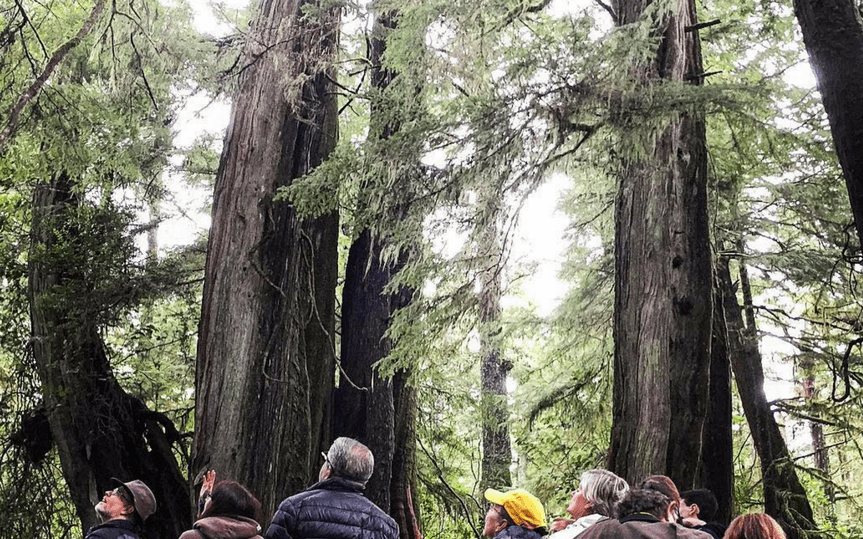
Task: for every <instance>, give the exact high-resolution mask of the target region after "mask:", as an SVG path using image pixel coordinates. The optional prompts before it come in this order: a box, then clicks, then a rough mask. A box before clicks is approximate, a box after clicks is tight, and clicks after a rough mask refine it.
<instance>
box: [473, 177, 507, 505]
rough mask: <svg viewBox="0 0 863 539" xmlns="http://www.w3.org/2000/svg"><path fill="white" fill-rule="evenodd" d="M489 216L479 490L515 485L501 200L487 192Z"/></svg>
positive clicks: (482, 296) (482, 302)
mask: <svg viewBox="0 0 863 539" xmlns="http://www.w3.org/2000/svg"><path fill="white" fill-rule="evenodd" d="M485 196H487V197H489V198H490V200H489V201H487V204H488V205H489V207H490V208H491V209H490V210H489V214H490V215H489V218H488V220H487V222H486V223H480V224H479V226H484V227H485V229H484V230H482V231H480V237H481V238H482V241H480V242H479V248H480V249H485V250H487V251H486V252H482V253H481V257H480V258H481V260H483V261H484V266H485V267H484V268H482V270H481V271H480V276H479V278H480V285H481V287H482V289H481V290H480V292H479V334H480V337H479V338H480V354H482V363H481V365H480V383H481V385H482V389H481V398H482V402H481V411H482V466H481V474H480V492H484V491H485V489H487V488H497V489H500V488H503V487H508V486H510V485H512V476H511V474H510V470H509V467H510V464H512V448H511V446H510V442H509V405H508V404H507V401H506V398H507V396H506V395H507V394H506V377H507V374H509V371H510V369H511V368H512V365H511V364H510V362H508V361H507V360H506V359H504V358H503V357H502V354H501V349H500V343H499V339H500V295H501V272H502V271H503V260H502V259H503V248H502V246H501V238H500V234H499V225H498V217H499V214H500V211H499V205H500V201H499V199H498V198H497V197H499V194H498V193H486V195H485Z"/></svg>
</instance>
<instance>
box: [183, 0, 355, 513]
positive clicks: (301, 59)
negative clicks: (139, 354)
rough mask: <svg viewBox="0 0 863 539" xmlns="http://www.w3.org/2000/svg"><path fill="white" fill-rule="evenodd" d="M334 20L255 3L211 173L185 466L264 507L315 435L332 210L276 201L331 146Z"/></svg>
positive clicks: (326, 349) (305, 468)
mask: <svg viewBox="0 0 863 539" xmlns="http://www.w3.org/2000/svg"><path fill="white" fill-rule="evenodd" d="M339 20H340V12H339V10H338V7H333V5H332V4H330V3H323V4H321V5H318V4H317V3H315V2H311V1H305V0H265V1H263V2H261V3H260V4H259V6H258V8H257V14H256V18H255V20H254V23H253V25H252V29H251V31H250V35H249V37H248V41H247V43H246V49H245V50H244V56H243V60H242V61H243V70H242V74H241V75H240V79H239V86H238V91H237V94H236V96H235V99H234V106H233V109H232V112H231V122H230V126H229V127H228V132H227V135H226V139H225V146H224V150H223V153H222V158H221V161H220V163H219V171H218V174H217V176H216V188H215V194H214V198H213V224H212V227H211V229H210V238H209V244H208V250H207V264H206V269H205V280H204V294H203V303H202V308H201V321H200V325H199V334H198V339H199V341H198V356H197V372H196V377H195V387H196V391H197V394H196V408H195V440H194V455H193V463H192V475H195V474H197V473H199V472H200V471H202V470H204V469H215V470H216V471H217V472H218V474H219V476H220V477H222V478H231V479H235V480H237V481H240V482H241V483H244V484H245V485H246V486H248V487H249V489H250V490H251V491H252V492H253V493H255V494H256V495H257V496H258V497H259V499H260V500H261V503H262V505H263V507H264V510H265V511H266V512H269V511H272V510H273V508H274V507H275V506H276V504H277V503H278V502H279V501H280V500H281V499H282V498H283V497H285V496H287V495H288V494H291V493H294V492H296V491H298V490H300V489H302V488H304V487H305V486H307V484H308V481H309V480H310V479H311V478H312V477H313V471H312V466H313V465H316V464H317V463H318V461H319V457H318V456H317V453H316V451H317V449H318V448H319V447H320V446H322V445H324V444H325V442H323V441H322V440H321V434H320V433H321V432H322V431H321V429H322V426H323V424H324V423H325V422H326V409H327V406H326V402H327V399H328V398H329V395H330V393H331V388H332V376H333V374H332V372H333V370H332V369H333V325H334V322H333V319H332V313H333V309H334V307H333V303H334V301H335V284H336V283H335V272H336V265H337V259H336V255H335V253H336V242H337V234H338V222H337V217H336V216H335V215H334V214H328V215H324V216H323V217H320V218H318V219H315V220H306V221H303V220H301V219H300V217H299V216H298V215H297V213H296V210H295V208H294V207H293V206H291V205H290V204H289V203H288V202H285V201H277V200H274V197H275V195H276V191H277V189H278V188H279V187H282V186H287V185H290V184H291V183H292V182H293V181H294V180H296V179H297V178H300V177H301V176H303V175H304V174H306V173H307V172H309V171H310V170H312V169H313V168H314V167H316V166H317V165H319V164H320V163H321V162H323V161H324V159H326V157H327V155H328V154H329V153H330V151H331V150H332V149H333V148H334V146H335V143H336V137H337V112H338V111H337V107H336V100H335V93H334V91H333V84H332V82H331V81H332V80H333V77H334V74H333V70H332V68H331V66H332V62H333V60H334V56H335V54H336V48H337V43H338V31H339ZM313 459H314V462H312V460H313Z"/></svg>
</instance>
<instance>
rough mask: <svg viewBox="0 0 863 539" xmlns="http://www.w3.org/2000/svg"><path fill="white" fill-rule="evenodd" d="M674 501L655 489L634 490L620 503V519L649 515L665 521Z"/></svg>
mask: <svg viewBox="0 0 863 539" xmlns="http://www.w3.org/2000/svg"><path fill="white" fill-rule="evenodd" d="M671 503H672V500H671V498H669V497H668V496H666V495H665V494H663V493H661V492H659V491H658V490H653V489H641V488H634V489H632V490H630V491H629V493H628V494H627V495H626V497H625V498H623V501H622V502H620V508H619V513H620V517H621V518H623V517H627V516H629V515H634V514H636V513H647V514H649V515H652V516H654V517H656V518H657V519H659V520H665V518H666V515H667V514H668V507H669V506H670V505H671Z"/></svg>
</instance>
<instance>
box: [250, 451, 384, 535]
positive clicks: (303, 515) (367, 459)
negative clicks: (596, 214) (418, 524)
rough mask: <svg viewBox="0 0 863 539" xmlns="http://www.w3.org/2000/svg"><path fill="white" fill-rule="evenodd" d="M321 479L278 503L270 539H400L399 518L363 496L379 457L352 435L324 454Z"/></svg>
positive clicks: (268, 533) (319, 474)
mask: <svg viewBox="0 0 863 539" xmlns="http://www.w3.org/2000/svg"><path fill="white" fill-rule="evenodd" d="M323 457H324V464H323V465H322V466H321V471H320V472H319V473H318V482H317V483H315V484H314V485H312V486H311V487H309V488H308V489H306V490H304V491H302V492H300V493H299V494H294V495H293V496H291V497H290V498H287V499H285V500H284V501H283V502H282V503H281V504H279V509H278V510H277V511H276V514H275V515H274V516H273V523H272V524H270V527H269V529H268V530H267V534H266V536H265V537H266V539H398V536H399V528H398V526H397V525H396V523H395V521H394V520H393V519H392V518H390V517H389V516H388V515H387V514H386V513H384V512H383V511H381V510H380V508H379V507H378V506H376V505H375V504H373V503H372V502H371V501H369V499H368V498H366V497H365V496H363V494H362V493H363V490H364V489H365V486H366V482H368V480H369V478H370V477H371V476H372V471H373V470H374V467H375V459H374V456H373V455H372V452H371V451H370V450H369V448H368V447H366V446H364V445H363V444H361V443H360V442H358V441H356V440H354V439H352V438H337V439H336V441H334V442H333V445H331V446H330V449H329V450H328V451H327V452H326V453H324V454H323Z"/></svg>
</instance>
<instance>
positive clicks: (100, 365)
mask: <svg viewBox="0 0 863 539" xmlns="http://www.w3.org/2000/svg"><path fill="white" fill-rule="evenodd" d="M73 183H74V182H73V181H72V180H71V179H70V178H69V177H68V176H67V175H66V174H61V175H60V176H58V177H57V178H56V179H55V180H54V181H53V182H51V183H50V184H40V185H38V186H37V187H36V191H35V193H34V197H33V224H32V229H31V248H30V256H29V282H30V316H31V324H32V335H33V341H32V342H33V354H34V357H35V359H36V364H37V368H38V373H39V378H40V380H41V384H42V386H41V392H42V395H43V398H44V400H45V407H46V410H47V413H48V418H49V422H50V426H51V434H52V436H53V438H54V442H55V443H56V444H57V448H58V451H59V455H60V464H61V466H62V469H63V476H64V477H65V479H66V483H67V484H68V486H69V491H70V494H71V496H72V501H73V503H74V504H75V507H76V509H77V512H78V517H79V518H80V520H81V523H82V525H83V527H84V529H87V528H89V527H91V526H93V525H95V524H98V522H99V521H98V518H97V515H96V512H95V511H94V509H93V507H94V505H95V504H96V503H97V502H98V501H99V500H100V499H101V498H102V496H103V494H104V492H105V491H106V490H111V489H113V488H114V487H113V486H112V484H111V481H110V480H111V478H112V477H117V478H120V479H122V480H124V481H128V480H132V479H141V480H142V481H144V483H146V484H147V485H148V486H149V487H150V488H151V489H152V491H153V493H154V495H155V496H156V499H157V502H158V505H159V510H158V511H157V512H156V513H155V514H154V515H153V516H152V517H151V518H150V519H149V520H148V522H147V523H146V524H147V526H146V530H147V531H148V532H149V534H150V536H151V537H175V536H179V534H180V533H182V532H183V531H184V530H186V529H188V528H189V526H190V525H191V506H190V503H189V500H188V497H187V496H186V494H185V493H186V482H185V480H184V478H183V476H182V474H181V473H180V471H179V467H178V466H177V462H176V460H175V458H174V453H173V445H174V444H175V443H177V442H179V433H178V432H177V431H176V429H175V428H174V425H173V424H172V423H171V421H170V420H169V419H168V418H166V417H165V416H163V415H162V414H159V413H157V412H153V411H150V410H148V409H147V407H146V405H145V404H144V403H143V402H142V401H141V400H140V399H138V398H136V397H134V396H132V395H129V394H127V393H126V392H125V391H124V390H123V389H122V388H121V387H120V385H119V384H118V383H117V380H116V378H115V377H114V373H113V371H112V369H111V365H110V364H109V361H108V357H107V354H106V351H105V346H104V343H103V341H102V338H101V336H100V328H99V327H98V326H97V322H96V321H97V320H98V319H99V318H100V317H99V314H100V313H98V312H92V309H93V308H98V307H99V306H98V305H97V306H93V307H92V308H91V307H88V306H87V305H88V302H87V300H88V299H89V298H80V297H64V295H68V294H69V292H68V290H69V289H70V288H71V289H74V288H75V287H76V283H77V286H78V287H81V286H82V283H85V282H86V279H87V275H86V273H87V271H86V269H85V268H82V267H81V264H80V263H75V262H70V261H68V260H65V259H64V258H63V257H64V256H66V253H82V252H88V253H89V252H92V249H93V247H92V244H91V243H88V242H92V241H94V240H95V241H99V239H100V238H98V237H97V238H93V237H90V238H83V237H82V236H81V231H80V229H79V228H78V223H77V222H76V220H75V219H76V218H77V213H76V211H77V208H78V205H79V204H80V201H79V199H78V198H77V196H76V195H75V194H73V191H74V185H73ZM102 239H104V238H102ZM87 285H95V286H98V283H87ZM84 287H85V288H86V287H87V286H84Z"/></svg>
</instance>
